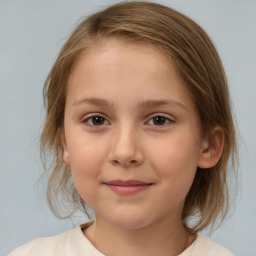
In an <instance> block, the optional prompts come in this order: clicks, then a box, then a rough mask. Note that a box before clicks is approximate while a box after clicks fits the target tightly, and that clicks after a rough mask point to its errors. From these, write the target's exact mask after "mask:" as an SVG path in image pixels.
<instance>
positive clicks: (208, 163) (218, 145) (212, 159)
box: [198, 126, 224, 169]
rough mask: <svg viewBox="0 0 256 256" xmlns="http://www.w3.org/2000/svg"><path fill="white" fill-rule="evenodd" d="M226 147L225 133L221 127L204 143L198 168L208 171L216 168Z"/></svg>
mask: <svg viewBox="0 0 256 256" xmlns="http://www.w3.org/2000/svg"><path fill="white" fill-rule="evenodd" d="M223 147H224V131H223V129H222V128H221V127H219V126H216V127H214V128H213V129H212V130H211V132H210V133H209V134H208V136H207V137H206V138H205V139H204V140H203V142H202V151H201V154H200V158H199V161H198V167H200V168H202V169H207V168H211V167H214V166H215V165H216V164H217V163H218V161H219V159H220V157H221V154H222V151H223Z"/></svg>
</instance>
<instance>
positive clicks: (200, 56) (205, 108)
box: [41, 2, 236, 232]
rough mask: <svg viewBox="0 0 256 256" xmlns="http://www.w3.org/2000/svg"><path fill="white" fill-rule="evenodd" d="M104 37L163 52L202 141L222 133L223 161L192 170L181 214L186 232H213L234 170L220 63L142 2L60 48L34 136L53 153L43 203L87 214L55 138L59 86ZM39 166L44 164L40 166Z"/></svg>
mask: <svg viewBox="0 0 256 256" xmlns="http://www.w3.org/2000/svg"><path fill="white" fill-rule="evenodd" d="M108 37H118V38H120V40H125V41H127V40H128V41H133V42H140V43H145V44H149V45H153V46H155V47H158V48H159V49H161V50H162V51H164V52H165V53H166V54H167V55H168V56H170V57H171V59H172V61H173V62H174V63H175V65H176V66H177V68H178V70H179V72H180V74H181V76H182V78H183V79H184V81H185V83H186V86H187V89H188V91H189V92H190V94H191V96H192V97H193V99H194V102H195V104H196V107H197V110H198V113H199V115H200V118H201V122H202V128H203V133H204V134H207V133H208V132H210V130H211V128H213V127H214V126H216V125H218V126H220V127H221V128H222V129H223V131H224V136H225V144H224V149H223V153H222V156H221V158H220V160H219V162H218V164H217V165H216V166H215V167H213V168H209V169H208V170H203V171H202V170H201V169H200V168H198V170H197V173H196V176H195V179H194V182H193V185H192V187H191V189H190V191H189V193H188V195H187V197H186V200H185V205H184V210H183V222H184V225H185V226H187V227H188V221H187V220H188V218H189V217H191V216H198V217H199V218H198V221H197V223H196V224H195V225H194V226H193V227H191V229H190V230H191V231H192V232H197V231H199V230H202V229H203V228H205V227H207V226H209V225H214V224H215V223H216V220H217V217H218V216H220V217H221V221H222V220H223V218H224V217H225V216H226V214H227V211H228V209H229V193H228V184H227V170H228V163H229V159H231V163H232V166H233V167H235V163H236V136H235V129H234V124H233V119H232V111H231V107H230V99H229V92H228V85H227V80H226V77H225V73H224V70H223V67H222V64H221V60H220V58H219V56H218V53H217V52H216V50H215V47H214V46H213V44H212V42H211V40H210V39H209V37H208V36H207V34H206V33H205V32H204V31H203V30H202V28H201V27H199V26H198V25H197V24H196V23H195V22H194V21H192V20H191V19H189V18H188V17H186V16H184V15H183V14H181V13H179V12H177V11H175V10H173V9H171V8H168V7H166V6H163V5H160V4H155V3H149V2H127V3H119V4H116V5H113V6H111V7H109V8H107V9H105V10H103V11H100V12H97V13H95V14H93V15H91V16H89V17H88V18H87V19H85V20H84V21H82V22H81V23H80V24H79V25H78V27H77V28H76V29H75V31H74V32H73V33H72V34H71V36H70V38H69V39H68V40H67V42H66V43H65V44H64V46H63V48H62V49H61V52H60V54H59V56H58V58H57V60H56V62H55V63H54V65H53V67H52V69H51V71H50V73H49V75H48V78H47V80H46V82H45V85H44V100H45V105H46V109H47V116H46V120H45V125H44V129H43V131H42V135H41V153H42V156H43V157H46V156H47V154H48V153H49V154H50V153H51V152H52V154H51V156H53V158H52V159H51V160H52V161H51V164H49V165H48V166H45V168H46V169H47V170H48V171H49V173H50V177H49V182H48V189H47V199H48V203H49V205H50V208H51V210H52V211H53V212H54V214H55V215H56V216H58V217H61V216H62V217H63V215H61V214H59V208H58V203H59V202H64V209H62V210H67V211H65V214H66V215H65V216H64V217H69V216H71V215H72V214H73V213H74V212H75V211H76V210H77V209H79V208H80V209H81V208H82V209H83V210H84V211H85V212H86V204H85V202H83V200H82V199H81V197H80V196H79V194H78V193H77V191H76V189H75V187H74V185H73V182H72V178H71V174H70V170H69V168H68V167H67V166H65V165H64V163H63V159H62V147H61V138H60V134H61V130H62V127H63V121H64V109H65V97H66V83H67V79H68V76H69V74H70V72H71V69H72V66H73V65H74V63H75V62H76V60H77V58H78V57H79V56H80V55H81V54H85V53H86V51H87V50H88V49H90V48H91V47H97V43H100V42H101V41H102V40H103V39H107V38H108ZM43 160H44V163H46V162H47V159H46V158H44V159H43ZM62 213H63V212H62ZM86 213H87V212H86Z"/></svg>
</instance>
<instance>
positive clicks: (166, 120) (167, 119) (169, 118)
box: [82, 113, 175, 127]
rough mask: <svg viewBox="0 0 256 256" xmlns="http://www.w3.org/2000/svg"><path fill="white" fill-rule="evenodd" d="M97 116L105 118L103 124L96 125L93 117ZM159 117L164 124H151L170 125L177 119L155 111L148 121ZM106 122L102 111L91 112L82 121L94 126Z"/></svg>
mask: <svg viewBox="0 0 256 256" xmlns="http://www.w3.org/2000/svg"><path fill="white" fill-rule="evenodd" d="M97 117H99V118H102V119H103V120H102V121H103V123H102V124H100V125H96V124H94V123H93V118H97ZM158 117H160V118H162V120H163V119H164V123H163V124H160V125H157V124H154V123H153V124H150V125H152V126H166V125H168V124H169V123H173V122H174V121H175V120H174V119H173V118H171V117H169V116H168V117H167V116H166V115H164V114H160V113H159V114H158V113H155V114H154V115H152V116H151V117H150V118H149V119H148V121H147V122H150V120H153V119H154V118H158ZM89 120H91V121H89ZM106 122H108V121H107V118H105V117H104V116H103V115H102V114H101V113H95V114H90V115H88V116H86V117H85V118H84V119H83V120H82V123H87V124H88V125H89V126H94V127H97V126H99V127H100V126H103V125H105V124H106ZM153 122H154V121H153ZM108 123H109V122H108Z"/></svg>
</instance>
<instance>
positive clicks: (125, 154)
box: [108, 127, 144, 168]
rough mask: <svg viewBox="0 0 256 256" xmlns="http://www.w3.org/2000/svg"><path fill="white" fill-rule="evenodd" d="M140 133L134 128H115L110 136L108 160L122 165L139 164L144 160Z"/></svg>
mask: <svg viewBox="0 0 256 256" xmlns="http://www.w3.org/2000/svg"><path fill="white" fill-rule="evenodd" d="M139 137H141V136H140V134H139V132H138V131H136V129H132V128H129V127H123V128H121V127H120V128H119V129H117V130H115V132H114V133H113V136H112V141H111V149H110V152H109V156H108V158H109V159H108V160H109V161H110V162H111V163H112V164H115V165H120V166H122V167H125V168H128V167H135V166H139V165H141V164H142V163H143V161H144V155H143V152H142V143H141V140H140V139H139Z"/></svg>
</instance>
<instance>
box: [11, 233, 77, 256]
mask: <svg viewBox="0 0 256 256" xmlns="http://www.w3.org/2000/svg"><path fill="white" fill-rule="evenodd" d="M72 232H73V230H70V231H67V232H64V233H62V234H59V235H57V236H52V237H43V238H38V239H35V240H33V241H31V242H29V243H27V244H24V245H22V246H20V247H18V248H17V249H15V250H14V251H13V252H11V253H10V254H9V255H8V256H25V255H26V256H34V255H38V256H41V255H47V256H48V255H52V253H53V252H58V250H59V247H61V244H63V243H67V242H68V240H69V239H68V238H69V236H70V233H72Z"/></svg>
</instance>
